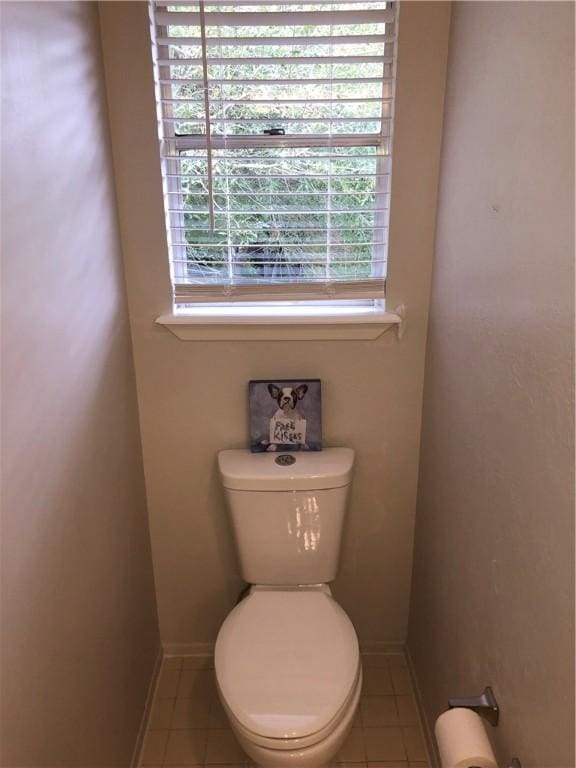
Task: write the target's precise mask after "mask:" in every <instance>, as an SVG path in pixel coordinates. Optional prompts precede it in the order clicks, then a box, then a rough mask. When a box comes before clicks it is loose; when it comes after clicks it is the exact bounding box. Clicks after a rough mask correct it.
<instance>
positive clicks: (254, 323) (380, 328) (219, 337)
mask: <svg viewBox="0 0 576 768" xmlns="http://www.w3.org/2000/svg"><path fill="white" fill-rule="evenodd" d="M404 320H405V308H404V307H403V306H402V307H398V308H397V310H396V311H395V312H386V311H385V310H383V309H373V308H370V309H365V310H362V309H357V308H354V310H353V311H350V310H349V309H348V310H346V311H342V310H341V309H340V310H336V309H330V310H326V309H324V308H322V309H320V308H318V310H317V311H314V310H313V309H311V308H306V309H305V310H304V311H303V310H300V311H296V310H293V309H290V310H288V311H287V310H286V308H281V309H278V310H275V311H273V310H271V309H270V308H266V310H265V311H258V310H257V309H254V308H249V309H247V308H242V309H239V308H234V307H222V308H217V309H214V308H210V310H208V309H204V308H198V309H193V310H187V311H186V313H182V314H168V315H162V316H161V317H159V318H158V319H157V320H156V322H157V323H158V324H159V325H163V326H164V327H165V328H167V329H168V330H169V331H171V332H172V333H173V334H174V335H175V336H177V337H178V338H179V339H181V340H182V341H329V340H357V339H358V340H360V339H363V340H370V339H377V338H378V337H379V336H381V335H382V334H383V333H385V332H386V331H388V330H390V329H391V328H396V329H397V332H398V337H399V338H400V337H401V334H402V331H403V327H404Z"/></svg>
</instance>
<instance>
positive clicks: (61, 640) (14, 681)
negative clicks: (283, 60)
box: [0, 2, 159, 768]
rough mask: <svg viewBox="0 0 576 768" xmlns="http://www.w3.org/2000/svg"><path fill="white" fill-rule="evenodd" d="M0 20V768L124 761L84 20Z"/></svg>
mask: <svg viewBox="0 0 576 768" xmlns="http://www.w3.org/2000/svg"><path fill="white" fill-rule="evenodd" d="M1 11H2V16H3V24H2V54H3V60H2V65H3V67H2V98H3V115H2V140H3V144H2V350H1V354H2V600H1V608H2V621H1V625H2V662H1V668H2V675H1V683H2V734H1V739H0V744H1V747H0V748H1V755H2V756H1V764H2V765H3V766H5V767H6V768H19V767H20V766H28V767H29V768H48V766H50V768H53V767H54V766H61V767H62V768H79V766H86V767H88V766H93V767H96V766H98V767H99V768H121V767H127V766H128V765H129V764H130V760H131V756H132V751H133V749H134V744H135V741H136V736H137V732H138V727H139V724H140V719H141V717H142V713H143V707H144V703H145V698H146V694H147V689H148V685H149V682H150V677H151V674H152V669H153V666H154V662H155V659H156V654H157V651H158V646H159V639H158V629H157V619H156V608H155V599H154V587H153V580H152V566H151V556H150V546H149V536H148V522H147V516H146V504H145V495H144V478H143V471H142V458H141V447H140V438H139V434H138V417H137V409H136V397H135V386H134V371H133V363H132V351H131V344H130V335H129V326H128V318H127V310H126V300H125V289H124V278H123V274H122V266H121V254H120V246H119V240H118V234H117V220H116V211H115V199H114V189H113V184H112V179H111V166H110V161H109V145H108V136H107V127H106V110H105V102H104V99H103V86H102V72H101V61H100V45H99V38H98V16H97V13H96V8H95V6H94V4H92V3H85V2H77V3H76V2H66V3H51V2H46V3H2V4H1Z"/></svg>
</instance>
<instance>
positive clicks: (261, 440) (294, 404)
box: [248, 379, 322, 453]
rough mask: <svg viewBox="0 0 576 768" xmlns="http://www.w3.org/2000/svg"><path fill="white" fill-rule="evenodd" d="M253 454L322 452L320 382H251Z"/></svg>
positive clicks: (249, 391)
mask: <svg viewBox="0 0 576 768" xmlns="http://www.w3.org/2000/svg"><path fill="white" fill-rule="evenodd" d="M248 399H249V405H250V450H251V451H252V453H263V452H264V451H321V450H322V397H321V382H320V379H295V380H292V379H290V380H286V379H273V380H266V381H262V380H259V381H250V382H249V385H248Z"/></svg>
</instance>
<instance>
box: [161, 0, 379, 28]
mask: <svg viewBox="0 0 576 768" xmlns="http://www.w3.org/2000/svg"><path fill="white" fill-rule="evenodd" d="M231 5H233V3H231ZM393 18H394V12H393V11H380V10H369V11H260V12H256V13H254V12H250V11H237V12H220V11H207V12H206V27H207V28H210V27H281V26H289V27H305V26H314V27H318V26H330V27H332V26H338V25H341V26H344V25H349V24H383V23H386V22H388V23H391V22H392V21H393ZM156 23H157V24H159V25H161V26H166V27H171V26H199V24H200V13H199V12H198V13H189V12H187V11H180V12H178V11H176V12H172V11H158V12H157V13H156Z"/></svg>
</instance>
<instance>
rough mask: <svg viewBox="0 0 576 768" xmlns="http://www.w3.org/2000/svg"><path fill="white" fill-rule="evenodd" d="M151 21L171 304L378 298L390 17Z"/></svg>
mask: <svg viewBox="0 0 576 768" xmlns="http://www.w3.org/2000/svg"><path fill="white" fill-rule="evenodd" d="M152 19H153V51H154V59H155V71H156V86H157V102H158V109H159V125H160V146H161V157H162V167H163V178H164V197H165V201H166V221H167V230H168V241H169V250H170V258H171V269H172V280H173V285H174V302H175V304H176V305H177V306H182V305H187V304H196V303H198V302H207V303H216V302H230V301H234V302H240V303H244V302H250V303H255V302H303V301H305V302H308V303H310V302H314V303H317V302H326V301H327V300H328V301H331V302H334V301H338V302H341V303H342V304H347V303H355V304H357V303H360V302H364V303H369V304H370V303H374V302H377V301H379V300H381V299H383V298H384V289H385V277H386V261H387V234H388V214H389V199H390V173H391V141H392V117H393V98H394V72H395V50H396V47H395V35H396V3H390V2H381V1H380V0H375V1H374V2H370V0H347V2H335V1H333V2H323V3H318V2H313V0H299V1H298V2H296V1H295V0H236V2H235V3H234V4H229V3H228V2H226V1H225V0H212V2H209V0H199V2H196V3H186V4H184V3H182V4H174V3H172V4H166V3H165V2H162V3H160V2H156V3H155V4H154V5H153V6H152Z"/></svg>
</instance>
